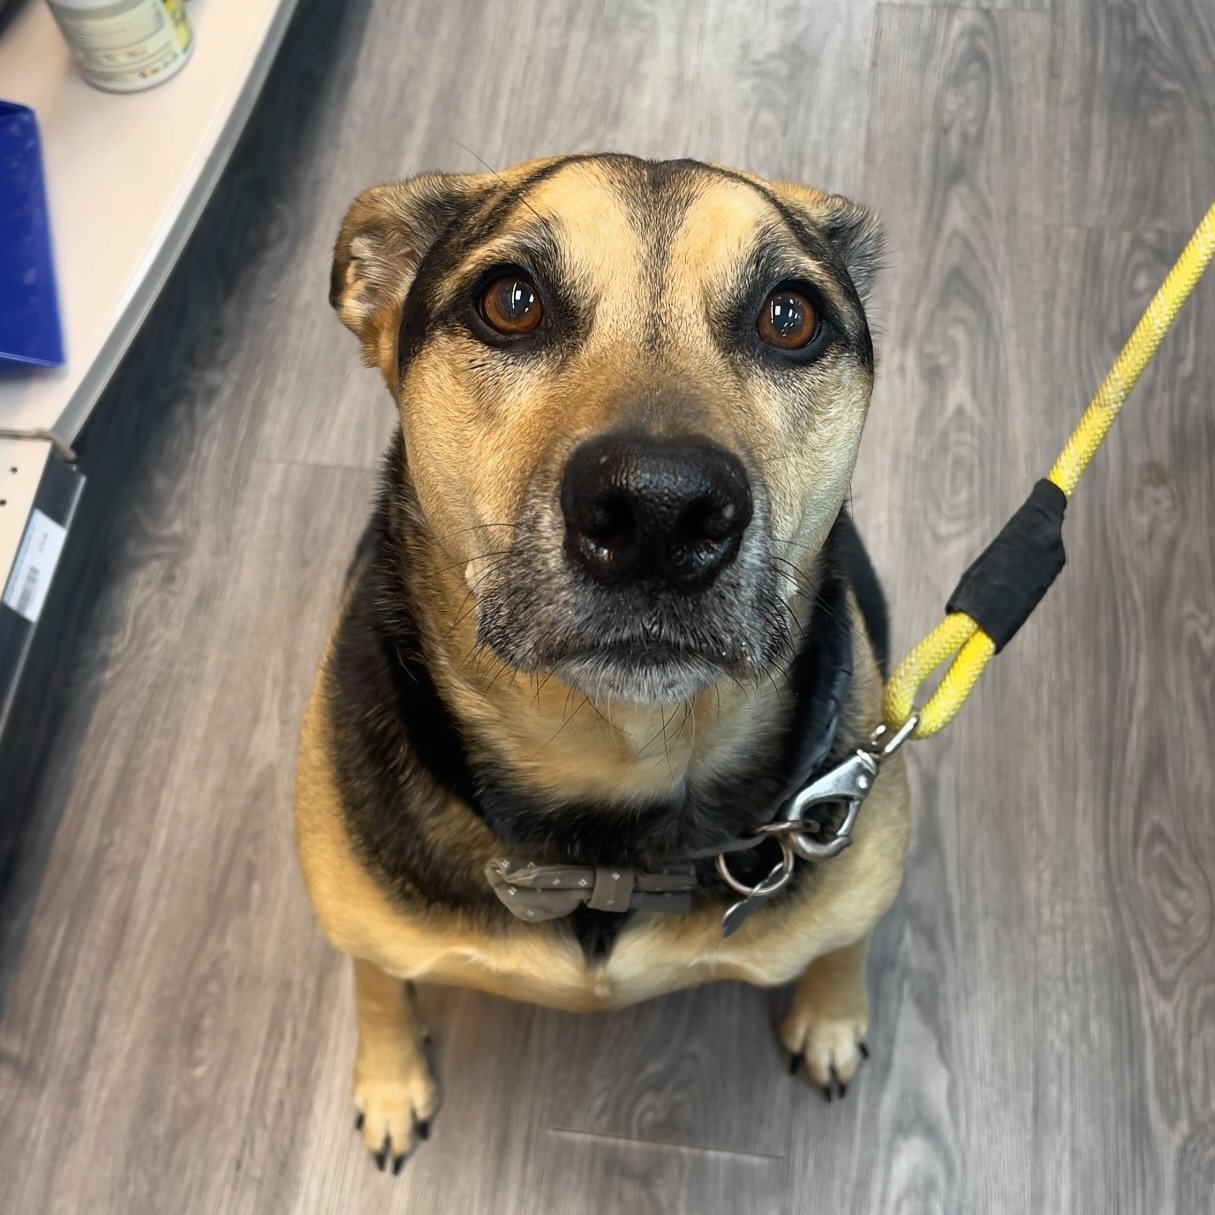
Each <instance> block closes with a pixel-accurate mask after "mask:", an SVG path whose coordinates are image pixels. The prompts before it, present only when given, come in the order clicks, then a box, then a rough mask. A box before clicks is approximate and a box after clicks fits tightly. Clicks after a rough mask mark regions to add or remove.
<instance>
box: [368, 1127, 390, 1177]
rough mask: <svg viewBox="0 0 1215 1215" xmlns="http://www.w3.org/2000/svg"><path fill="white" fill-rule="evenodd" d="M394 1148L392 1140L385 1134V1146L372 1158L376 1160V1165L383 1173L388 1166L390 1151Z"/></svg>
mask: <svg viewBox="0 0 1215 1215" xmlns="http://www.w3.org/2000/svg"><path fill="white" fill-rule="evenodd" d="M391 1150H392V1140H391V1139H389V1137H388V1136H387V1135H385V1136H384V1146H383V1147H381V1148H380V1150H379V1151H378V1152H376V1153H375V1154H374V1156H373V1157H372V1159H373V1160H374V1161H375V1167H376V1168H377V1169H379V1170H380V1172H381V1173H382V1172H383V1171H384V1170H385V1168H387V1167H388V1153H389V1152H390V1151H391Z"/></svg>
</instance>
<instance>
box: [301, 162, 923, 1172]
mask: <svg viewBox="0 0 1215 1215" xmlns="http://www.w3.org/2000/svg"><path fill="white" fill-rule="evenodd" d="M879 258H880V231H879V226H878V223H877V221H876V219H875V218H874V216H873V215H872V213H871V212H869V211H868V210H867V209H865V208H864V207H862V206H859V205H857V204H855V203H853V202H850V201H848V200H846V199H845V198H843V197H841V196H838V195H832V194H827V193H824V192H822V191H820V190H816V189H812V188H808V187H804V186H799V185H794V184H788V183H782V182H768V181H765V180H762V179H760V178H758V177H755V176H752V175H749V174H747V173H743V172H735V171H732V170H729V169H725V168H720V167H716V166H711V165H706V164H702V163H699V162H694V161H664V162H652V161H645V160H640V159H636V158H633V157H630V156H623V155H574V156H565V157H558V158H553V159H546V160H538V161H533V162H529V163H526V164H523V165H520V166H518V167H516V168H513V169H510V170H508V171H505V172H502V173H493V172H490V173H485V174H431V175H424V176H420V177H416V178H413V179H411V180H408V181H404V182H400V183H397V184H390V185H384V186H378V187H375V188H372V189H369V190H367V191H365V192H364V193H363V194H361V195H360V196H359V197H358V199H357V200H356V201H355V202H354V204H353V205H352V206H351V208H350V210H349V212H348V213H347V215H346V217H345V221H344V222H343V224H342V226H341V231H340V235H339V236H338V240H337V246H336V251H335V255H334V262H333V270H332V280H331V292H330V301H331V303H332V305H333V306H334V308H335V309H336V310H337V313H338V315H339V316H340V318H341V320H342V321H343V322H344V323H345V324H346V325H347V326H348V327H349V328H350V329H351V330H352V331H353V332H354V333H355V334H356V335H357V337H358V339H359V341H360V343H361V345H362V351H363V355H364V358H365V361H366V362H367V363H368V364H369V365H370V366H373V367H376V368H378V369H379V371H380V373H381V375H382V376H383V377H384V380H385V382H386V383H387V385H388V387H389V389H390V391H391V392H392V395H393V398H394V400H395V401H396V403H397V407H398V413H399V419H400V426H399V428H396V429H395V435H394V439H393V441H392V443H391V446H390V449H389V451H388V452H387V455H386V458H385V461H384V466H383V476H382V485H381V489H380V493H379V496H378V502H377V505H376V507H375V509H374V513H373V516H372V519H371V522H370V524H369V526H368V528H367V530H366V532H365V534H364V536H363V539H362V541H361V542H360V544H359V546H358V550H357V553H356V555H355V558H354V561H353V564H352V566H351V568H350V571H349V574H348V577H347V580H346V583H345V587H344V590H343V593H342V600H341V607H340V610H339V613H338V616H337V620H336V623H335V625H334V627H333V630H332V633H331V635H330V638H329V641H328V646H327V649H326V653H325V656H324V658H323V661H322V662H321V665H320V669H319V672H318V675H317V678H316V682H315V685H314V688H313V691H312V695H311V698H310V701H309V703H308V707H307V709H306V712H305V716H304V722H303V727H302V733H301V742H300V750H299V757H298V767H297V786H296V801H295V826H296V842H297V847H298V853H299V859H300V864H301V867H302V870H303V875H304V879H305V884H306V886H307V890H308V893H309V896H310V899H311V902H312V904H313V907H314V909H315V912H316V916H317V918H318V920H319V922H320V925H321V927H322V929H323V931H324V932H325V934H326V935H327V937H328V938H329V940H330V941H331V942H332V943H333V945H335V946H336V947H337V948H338V949H339V950H342V951H344V952H345V953H347V954H349V955H350V957H351V958H352V959H353V963H354V986H355V1002H356V1010H357V1020H358V1044H357V1051H356V1061H355V1068H354V1103H355V1107H356V1110H357V1121H356V1126H357V1127H358V1128H359V1129H360V1130H361V1134H362V1139H363V1141H364V1143H365V1144H366V1146H367V1148H368V1149H369V1150H370V1151H371V1152H372V1154H373V1156H374V1158H375V1161H376V1163H377V1164H378V1165H379V1167H380V1169H381V1170H384V1169H386V1168H388V1167H390V1166H391V1168H392V1169H393V1171H394V1172H395V1171H397V1170H399V1169H400V1167H401V1165H402V1163H403V1162H404V1160H405V1158H406V1156H407V1155H408V1154H409V1153H410V1151H411V1150H412V1149H413V1148H414V1146H415V1144H416V1143H417V1141H418V1140H419V1139H422V1138H425V1137H426V1136H427V1134H428V1133H429V1129H430V1122H431V1119H432V1117H433V1115H434V1113H435V1111H436V1109H437V1106H438V1103H439V1090H438V1087H437V1085H436V1082H435V1079H434V1076H433V1074H432V1071H431V1068H430V1065H429V1062H428V1052H427V1039H426V1034H425V1031H424V1030H423V1028H422V1026H421V1024H420V1022H419V1019H418V1013H417V1008H416V1002H415V997H414V994H413V981H414V980H424V981H427V982H433V983H440V984H457V985H462V986H469V987H474V988H479V989H481V990H483V991H487V992H492V993H494V994H496V995H499V996H507V997H511V998H514V999H518V1000H525V1001H530V1002H533V1003H538V1004H543V1005H550V1006H554V1007H557V1008H564V1009H575V1010H589V1009H611V1008H619V1007H621V1006H624V1005H627V1004H631V1003H634V1002H636V1001H639V1000H644V999H647V998H649V997H652V996H657V995H661V994H663V993H665V992H671V991H675V990H677V989H679V988H684V987H688V986H690V985H693V984H700V983H704V982H708V981H710V980H718V979H736V980H743V981H745V982H747V983H751V984H757V985H762V986H765V987H774V986H778V985H783V984H787V983H790V982H791V981H793V980H796V981H797V982H796V988H795V990H794V992H793V995H792V1006H791V1009H790V1011H789V1013H788V1015H787V1017H785V1019H784V1021H783V1023H782V1025H781V1028H780V1039H781V1042H782V1044H783V1046H784V1048H785V1050H786V1051H787V1052H788V1058H789V1059H791V1060H792V1066H793V1069H794V1070H797V1069H798V1068H801V1069H803V1070H804V1072H805V1073H806V1074H807V1075H808V1077H809V1078H810V1080H811V1081H813V1082H814V1083H815V1084H817V1085H819V1086H821V1087H822V1088H823V1090H824V1091H825V1093H826V1095H827V1096H828V1098H830V1097H831V1096H832V1093H833V1091H834V1092H836V1093H838V1095H841V1096H842V1095H843V1093H844V1091H845V1086H846V1085H847V1084H848V1082H849V1081H850V1080H851V1079H852V1077H853V1075H854V1073H855V1072H856V1070H857V1067H858V1065H859V1064H860V1062H861V1060H862V1058H863V1057H866V1056H867V1048H866V1044H865V1036H866V1032H867V1028H868V1020H869V1013H868V1002H867V996H866V989H865V975H864V969H865V956H866V949H867V944H868V940H869V935H870V933H871V930H872V929H873V927H874V925H875V923H876V922H877V920H878V919H879V918H880V917H881V916H882V915H883V914H884V912H885V911H886V910H887V909H888V907H889V906H890V904H891V902H892V901H893V899H894V896H895V894H896V892H897V889H898V886H899V883H900V881H901V877H902V869H903V862H904V856H905V852H906V846H907V835H908V791H907V783H906V776H905V773H904V769H903V766H902V760H901V757H900V756H898V755H896V756H893V757H892V758H891V759H890V760H889V762H887V763H884V764H883V765H882V767H881V771H880V774H879V775H878V777H877V780H876V782H875V784H874V787H873V788H872V791H871V794H870V796H869V797H868V798H867V800H866V801H865V804H864V808H863V812H862V813H860V814H859V816H858V817H857V818H856V822H855V828H854V830H853V832H852V847H850V848H848V849H847V850H846V851H842V852H840V854H839V855H837V856H832V857H831V858H830V859H814V860H811V861H809V862H806V861H804V860H800V859H798V858H793V859H792V860H791V859H790V856H789V852H788V849H785V848H782V847H780V846H778V841H776V840H774V839H773V838H764V837H763V836H762V828H763V826H764V825H765V824H768V823H771V822H772V821H774V817H775V816H776V815H777V814H778V810H779V808H780V807H781V806H783V805H788V804H789V798H790V797H791V796H792V795H795V794H796V793H797V792H798V790H799V789H801V788H803V787H805V786H806V785H807V783H808V782H809V781H811V780H812V779H814V777H815V776H816V775H817V774H819V773H821V772H823V771H825V770H827V769H829V768H830V766H831V765H832V764H833V763H836V762H838V761H839V760H840V758H841V757H844V756H847V755H849V754H852V753H854V752H855V751H856V749H857V747H858V746H862V747H863V746H864V743H865V740H866V739H867V738H868V737H869V735H870V732H871V730H872V728H873V727H874V725H875V723H876V722H877V721H878V719H879V700H880V694H881V687H882V681H883V676H884V673H885V664H886V659H887V620H886V608H885V603H884V600H883V596H882V592H881V589H880V586H879V583H878V580H877V578H876V575H875V574H874V571H873V568H872V565H871V564H870V561H869V558H868V556H867V555H866V552H865V549H864V547H863V545H862V543H861V541H860V539H859V537H858V535H857V533H856V529H855V527H854V525H853V523H852V521H851V518H850V516H849V512H848V510H847V505H846V501H847V495H848V488H849V483H850V479H851V475H852V471H853V465H854V463H855V460H856V456H857V451H858V447H859V444H860V439H861V432H862V428H863V425H864V422H865V417H866V413H867V410H868V405H869V399H870V394H871V390H872V386H873V347H872V340H871V336H870V331H869V326H868V322H867V319H866V313H865V306H864V301H865V299H866V298H867V296H868V293H869V289H870V286H871V283H872V280H873V276H874V273H875V270H876V268H877V264H878V261H879ZM840 812H841V811H840V808H839V807H837V806H834V805H832V806H831V807H830V808H829V818H830V819H831V821H828V820H827V819H826V818H825V819H823V821H822V822H819V821H818V820H815V821H813V822H810V823H808V824H807V830H808V831H814V830H815V829H821V830H822V831H823V832H824V833H825V835H830V834H831V833H832V832H834V831H836V830H837V829H838V828H839V816H840ZM757 832H758V833H759V834H757ZM757 841H758V842H757ZM740 892H741V895H742V897H741V899H740ZM748 893H750V895H751V897H747V896H748ZM723 916H726V917H727V918H726V921H725V931H723ZM735 929H736V930H735Z"/></svg>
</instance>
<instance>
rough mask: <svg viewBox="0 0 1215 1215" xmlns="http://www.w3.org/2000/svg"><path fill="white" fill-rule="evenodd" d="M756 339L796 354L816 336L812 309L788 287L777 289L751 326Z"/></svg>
mask: <svg viewBox="0 0 1215 1215" xmlns="http://www.w3.org/2000/svg"><path fill="white" fill-rule="evenodd" d="M755 327H756V329H757V330H758V331H759V336H760V338H761V339H762V340H763V341H764V342H766V343H767V344H768V345H769V346H776V347H777V348H778V349H780V350H800V349H801V347H803V346H806V345H808V344H809V343H810V341H811V340H812V339H813V338H814V335H815V334H816V333H818V314H817V313H816V312H815V310H814V305H813V304H812V303H811V302H810V301H809V300H808V299H807V298H806V297H805V296H804V295H803V294H802V293H801V292H800V291H795V290H793V289H792V288H791V287H777V289H776V290H775V291H773V292H772V294H771V295H770V296H768V298H767V299H766V300H764V306H763V307H762V308H761V309H760V310H759V319H758V320H757V321H756V323H755Z"/></svg>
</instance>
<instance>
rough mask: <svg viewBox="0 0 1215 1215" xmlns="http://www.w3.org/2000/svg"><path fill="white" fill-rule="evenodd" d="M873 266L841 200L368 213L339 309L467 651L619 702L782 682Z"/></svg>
mask: <svg viewBox="0 0 1215 1215" xmlns="http://www.w3.org/2000/svg"><path fill="white" fill-rule="evenodd" d="M878 246H879V234H878V229H877V224H876V222H875V220H874V218H873V217H872V215H871V214H870V213H869V212H868V211H866V210H865V209H863V208H862V207H859V206H857V205H855V204H854V203H851V202H848V201H847V200H845V199H843V198H841V197H839V196H837V195H827V194H823V193H821V192H820V191H817V190H813V189H809V188H806V187H802V186H796V185H788V184H782V183H769V182H764V181H761V180H760V179H758V178H754V177H750V176H748V175H745V174H741V173H735V172H731V171H729V170H724V169H719V168H714V167H711V166H707V165H702V164H698V163H695V162H691V161H674V162H660V163H654V162H647V161H641V160H636V159H633V158H631V157H624V156H572V157H566V158H559V159H554V160H546V161H538V162H533V163H530V164H526V165H522V166H519V167H518V168H516V169H512V170H509V171H507V172H505V173H502V174H496V173H495V174H486V175H431V176H424V177H418V178H415V179H413V180H411V181H406V182H402V183H400V184H396V185H387V186H379V187H376V188H374V189H371V190H368V191H366V192H365V193H364V194H362V195H361V196H360V197H359V198H358V200H357V201H356V202H355V203H354V205H353V206H352V207H351V209H350V211H349V213H348V215H347V217H346V220H345V223H344V224H343V226H342V230H341V234H340V236H339V238H338V243H337V250H336V256H335V260H334V266H333V279H332V289H331V296H330V298H331V301H332V303H333V305H334V307H335V308H336V309H337V311H338V313H339V315H340V316H341V318H342V320H343V321H344V322H345V323H346V324H347V325H348V326H349V327H350V328H351V329H352V330H353V331H354V332H355V333H356V334H357V335H358V336H359V338H360V340H361V341H362V344H363V349H364V352H365V355H366V358H367V360H368V362H369V363H372V364H374V365H376V366H378V367H379V369H380V371H381V372H382V373H383V375H384V378H385V379H386V380H387V382H388V385H389V387H390V388H391V390H392V392H393V395H394V397H395V398H396V400H397V403H398V406H399V409H400V416H401V426H402V429H403V432H404V439H405V453H406V456H405V459H406V462H407V465H408V475H409V477H410V479H411V480H412V482H413V485H414V487H415V489H416V493H417V499H418V503H419V505H420V508H421V510H422V512H423V513H424V515H425V517H426V521H427V524H428V527H429V529H430V531H431V533H432V534H433V537H434V540H435V542H436V543H437V544H439V545H440V546H441V548H442V549H443V550H444V551H445V555H446V558H447V559H448V560H449V561H450V563H452V564H453V565H456V566H458V567H459V568H461V569H462V571H463V575H464V578H465V581H466V583H467V586H468V589H469V591H470V592H471V593H472V595H473V597H474V598H475V602H476V625H477V635H478V639H479V640H480V641H481V642H482V643H483V644H484V645H486V646H489V647H490V648H491V649H492V650H493V651H494V652H495V653H496V654H497V655H498V656H499V657H500V658H501V659H502V660H503V661H504V662H505V663H507V664H508V665H509V666H511V667H514V668H516V669H519V670H524V671H541V670H544V671H555V672H556V674H557V675H558V677H559V678H561V679H562V680H564V681H565V682H566V683H568V684H571V685H572V686H574V687H576V688H578V689H579V690H581V691H583V692H586V693H587V694H590V695H602V696H606V697H610V698H614V699H619V700H626V701H632V702H653V701H667V700H677V699H682V698H685V697H688V696H691V695H693V694H695V693H696V692H697V691H699V690H701V689H702V688H704V687H706V686H708V685H709V684H712V683H714V682H716V681H717V680H719V679H722V678H724V677H727V676H730V677H733V678H735V679H739V678H748V677H753V676H756V675H759V674H762V673H763V672H764V671H765V670H766V669H768V667H769V666H770V665H771V664H773V663H774V662H777V661H778V660H779V659H780V658H781V656H782V655H783V654H784V653H786V652H787V651H788V649H789V647H790V625H791V620H792V619H793V618H794V617H795V615H796V613H795V612H794V611H792V610H791V605H792V604H793V602H794V600H795V599H796V598H797V596H798V595H799V593H800V591H801V588H802V584H803V581H804V578H805V576H806V574H807V572H808V570H809V569H810V567H811V565H812V562H813V557H814V554H815V553H816V552H817V551H818V549H819V548H820V546H821V545H822V542H823V540H824V538H825V536H826V534H827V531H828V530H829V528H830V527H831V525H832V523H833V521H834V520H835V518H836V516H837V514H838V513H839V510H840V507H841V505H842V503H843V499H844V496H845V494H846V492H847V487H848V482H849V479H850V477H851V474H852V467H853V463H854V461H855V458H856V453H857V448H858V445H859V443H860V437H861V430H862V426H863V424H864V420H865V414H866V410H867V408H868V403H869V396H870V390H871V388H872V383H873V352H872V346H871V342H870V335H869V329H868V325H867V323H866V319H865V313H864V309H863V307H862V299H863V298H864V296H865V294H866V291H867V289H868V286H869V283H870V280H871V278H872V275H873V272H874V269H875V263H876V260H877V257H878Z"/></svg>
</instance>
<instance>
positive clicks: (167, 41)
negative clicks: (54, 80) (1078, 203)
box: [47, 0, 194, 93]
mask: <svg viewBox="0 0 1215 1215" xmlns="http://www.w3.org/2000/svg"><path fill="white" fill-rule="evenodd" d="M47 4H48V5H49V6H50V10H51V12H52V13H53V14H54V17H55V20H56V21H57V22H58V24H59V28H60V29H61V30H62V31H63V36H64V38H66V39H67V43H68V46H70V47H71V48H72V54H73V55H75V57H76V62H77V63H79V64H80V70H81V71H82V72H83V73H84V78H85V79H86V80H87V81H88V82H89V84H93V85H96V86H97V87H98V88H99V89H109V90H110V91H111V92H115V93H134V92H136V91H138V90H139V89H150V88H151V87H152V86H153V85H154V84H159V83H160V82H161V81H162V80H168V78H169V77H170V76H172V75H173V74H174V73H175V72H176V71H177V70H178V68H180V67H181V66H182V65H183V64H184V63H185V62H186V60H187V59H189V58H190V52H191V51H193V50H194V32H193V30H191V29H190V21H189V18H187V16H186V14H185V12H184V10H183V8H182V0H47Z"/></svg>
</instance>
